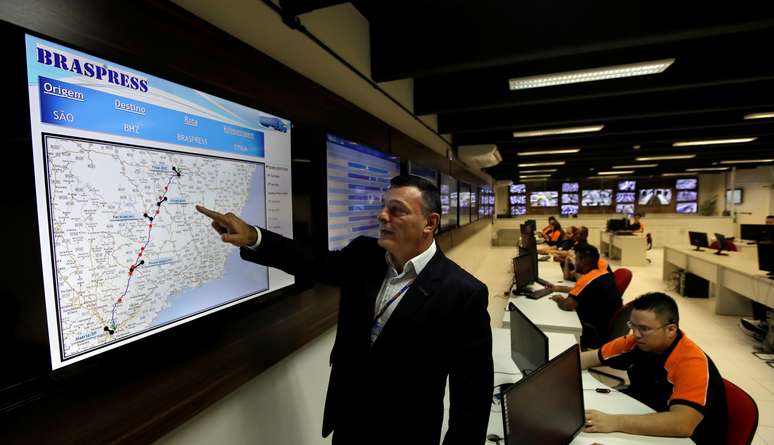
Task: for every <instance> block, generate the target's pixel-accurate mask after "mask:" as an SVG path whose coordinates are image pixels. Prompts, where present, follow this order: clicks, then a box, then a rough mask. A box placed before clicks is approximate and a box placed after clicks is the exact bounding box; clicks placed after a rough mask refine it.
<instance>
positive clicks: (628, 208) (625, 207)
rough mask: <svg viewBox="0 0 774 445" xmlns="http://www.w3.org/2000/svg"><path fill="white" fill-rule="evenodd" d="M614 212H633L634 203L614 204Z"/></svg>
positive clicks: (629, 213)
mask: <svg viewBox="0 0 774 445" xmlns="http://www.w3.org/2000/svg"><path fill="white" fill-rule="evenodd" d="M615 213H623V214H625V215H633V214H634V204H616V205H615Z"/></svg>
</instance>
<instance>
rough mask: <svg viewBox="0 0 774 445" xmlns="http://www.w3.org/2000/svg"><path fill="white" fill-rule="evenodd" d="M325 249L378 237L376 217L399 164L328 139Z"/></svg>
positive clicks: (385, 155)
mask: <svg viewBox="0 0 774 445" xmlns="http://www.w3.org/2000/svg"><path fill="white" fill-rule="evenodd" d="M327 160H328V181H327V184H328V248H329V249H331V250H336V249H341V248H343V247H344V246H346V245H347V244H349V242H350V241H352V240H353V239H355V238H357V237H358V236H372V237H378V236H379V221H378V220H377V215H378V214H379V211H380V210H381V209H382V194H384V192H385V191H386V190H387V189H388V188H389V187H390V178H392V177H393V176H397V175H399V174H400V161H399V160H398V158H396V157H395V156H392V155H390V154H388V153H384V152H382V151H379V150H376V149H374V148H371V147H367V146H365V145H362V144H358V143H357V142H352V141H348V140H346V139H344V138H340V137H338V136H334V135H331V134H329V135H328V144H327Z"/></svg>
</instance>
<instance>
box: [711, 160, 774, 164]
mask: <svg viewBox="0 0 774 445" xmlns="http://www.w3.org/2000/svg"><path fill="white" fill-rule="evenodd" d="M753 162H774V159H734V160H732V161H720V163H721V164H749V163H753Z"/></svg>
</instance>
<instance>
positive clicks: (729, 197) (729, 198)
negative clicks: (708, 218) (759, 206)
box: [726, 188, 744, 204]
mask: <svg viewBox="0 0 774 445" xmlns="http://www.w3.org/2000/svg"><path fill="white" fill-rule="evenodd" d="M743 198H744V189H741V188H737V189H734V191H733V192H731V190H726V202H727V203H728V204H741V203H742V200H743Z"/></svg>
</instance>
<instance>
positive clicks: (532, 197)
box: [529, 192, 559, 207]
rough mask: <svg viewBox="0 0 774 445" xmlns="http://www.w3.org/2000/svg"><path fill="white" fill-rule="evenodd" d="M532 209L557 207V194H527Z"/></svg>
mask: <svg viewBox="0 0 774 445" xmlns="http://www.w3.org/2000/svg"><path fill="white" fill-rule="evenodd" d="M529 205H530V206H532V207H556V206H558V205H559V192H532V193H530V194H529Z"/></svg>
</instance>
